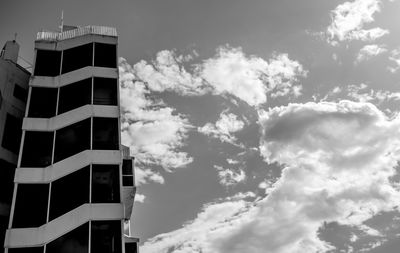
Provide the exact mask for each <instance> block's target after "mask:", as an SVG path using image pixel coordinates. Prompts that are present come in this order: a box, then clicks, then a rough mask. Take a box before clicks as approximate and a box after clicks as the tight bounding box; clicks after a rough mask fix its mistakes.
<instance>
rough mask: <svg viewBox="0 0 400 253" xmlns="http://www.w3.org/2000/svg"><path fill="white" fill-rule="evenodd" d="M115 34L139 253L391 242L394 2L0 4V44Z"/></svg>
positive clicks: (396, 123)
mask: <svg viewBox="0 0 400 253" xmlns="http://www.w3.org/2000/svg"><path fill="white" fill-rule="evenodd" d="M61 10H64V23H65V24H70V25H105V26H112V27H116V28H117V31H118V34H119V53H118V54H119V71H120V95H121V96H120V97H121V111H122V114H121V120H122V129H121V136H122V143H123V144H124V145H128V146H130V148H131V152H132V154H133V155H134V156H135V157H136V161H135V169H136V184H137V186H138V192H137V196H136V199H135V206H134V214H133V216H132V221H131V228H132V231H133V234H134V235H135V236H137V237H139V238H140V244H141V251H140V252H142V253H153V252H161V253H162V252H165V253H167V252H168V253H172V252H175V253H185V252H198V253H200V252H202V253H208V252H217V253H219V252H220V253H225V252H248V253H253V252H254V253H256V252H273V253H281V252H282V253H284V252H299V253H302V252H304V253H309V252H335V253H336V252H348V253H351V252H380V253H397V252H398V249H399V248H400V213H399V211H400V210H399V209H400V207H399V205H398V203H400V181H399V180H400V175H399V173H398V172H399V169H400V167H399V166H398V161H399V160H400V114H399V111H400V110H399V108H400V89H399V85H400V26H399V18H398V13H400V1H399V0H392V1H391V0H352V1H344V0H340V1H339V0H303V1H295V0H292V1H289V0H274V1H272V0H247V1H237V0H202V1H195V0H168V1H165V0H146V1H144V0H132V1H128V0H126V1H104V0H102V1H76V0H72V1H55V0H52V1H50V0H49V1H44V0H38V1H20V0H13V1H10V0H3V1H2V3H1V8H0V43H5V41H6V40H9V39H13V37H14V33H17V34H18V35H17V41H18V42H19V43H20V45H21V50H20V56H21V57H23V59H24V60H22V59H21V60H20V61H21V62H20V63H21V65H25V66H28V64H27V63H26V62H24V61H28V62H32V58H33V46H34V45H33V41H34V38H35V34H36V32H37V31H39V30H41V29H48V30H56V29H57V26H58V25H59V23H60V16H61Z"/></svg>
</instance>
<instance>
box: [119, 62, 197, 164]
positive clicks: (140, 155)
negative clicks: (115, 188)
mask: <svg viewBox="0 0 400 253" xmlns="http://www.w3.org/2000/svg"><path fill="white" fill-rule="evenodd" d="M119 73H120V96H121V108H122V117H121V118H122V125H121V128H122V134H121V136H122V142H123V144H124V145H126V146H129V147H130V148H131V151H132V153H133V155H134V156H135V157H136V161H138V162H139V163H144V164H147V165H149V164H154V165H160V166H162V167H163V168H165V169H167V170H168V169H172V168H179V167H184V166H186V165H187V164H189V163H191V162H192V160H193V159H192V158H191V157H189V156H188V154H187V153H185V152H182V151H179V149H180V148H181V147H182V146H183V145H184V140H185V138H186V135H187V132H188V130H189V128H190V127H191V126H190V124H189V122H188V120H187V119H186V118H185V116H184V115H181V114H178V113H175V111H174V108H171V107H168V106H166V105H165V104H164V103H163V102H162V101H155V100H154V99H151V98H150V97H149V93H150V90H149V86H148V84H147V83H143V82H141V81H137V76H136V74H137V72H136V71H135V70H134V69H133V68H132V67H131V66H130V65H129V64H128V63H127V62H126V60H125V59H122V58H121V59H120V62H119Z"/></svg>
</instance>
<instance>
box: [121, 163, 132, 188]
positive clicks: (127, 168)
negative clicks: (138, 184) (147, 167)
mask: <svg viewBox="0 0 400 253" xmlns="http://www.w3.org/2000/svg"><path fill="white" fill-rule="evenodd" d="M132 163H133V161H132V159H124V160H122V186H133V165H132Z"/></svg>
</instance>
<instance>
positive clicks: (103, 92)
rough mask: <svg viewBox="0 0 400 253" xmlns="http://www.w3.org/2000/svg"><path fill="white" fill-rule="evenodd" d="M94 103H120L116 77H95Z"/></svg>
mask: <svg viewBox="0 0 400 253" xmlns="http://www.w3.org/2000/svg"><path fill="white" fill-rule="evenodd" d="M93 84H94V89H93V104H95V105H118V101H117V100H118V98H117V92H118V86H117V79H115V78H100V77H95V78H94V82H93Z"/></svg>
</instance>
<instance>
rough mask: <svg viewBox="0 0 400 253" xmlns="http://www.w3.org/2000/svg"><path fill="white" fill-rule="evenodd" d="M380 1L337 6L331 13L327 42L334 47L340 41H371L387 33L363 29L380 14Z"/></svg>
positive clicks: (381, 30) (380, 30)
mask: <svg viewBox="0 0 400 253" xmlns="http://www.w3.org/2000/svg"><path fill="white" fill-rule="evenodd" d="M380 5H381V1H380V0H354V1H352V2H345V3H343V4H340V5H338V6H337V7H336V8H335V9H334V10H333V11H332V12H331V18H332V23H331V24H330V25H329V27H328V29H327V34H328V36H329V38H328V41H329V42H330V43H332V44H333V45H336V44H337V43H338V42H341V41H352V40H362V41H373V40H376V39H378V38H380V37H382V36H384V35H386V34H388V33H389V31H388V30H385V29H382V28H380V27H375V28H371V29H364V25H365V24H368V23H371V22H373V21H374V15H375V14H376V13H377V12H380V10H381V8H380Z"/></svg>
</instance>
